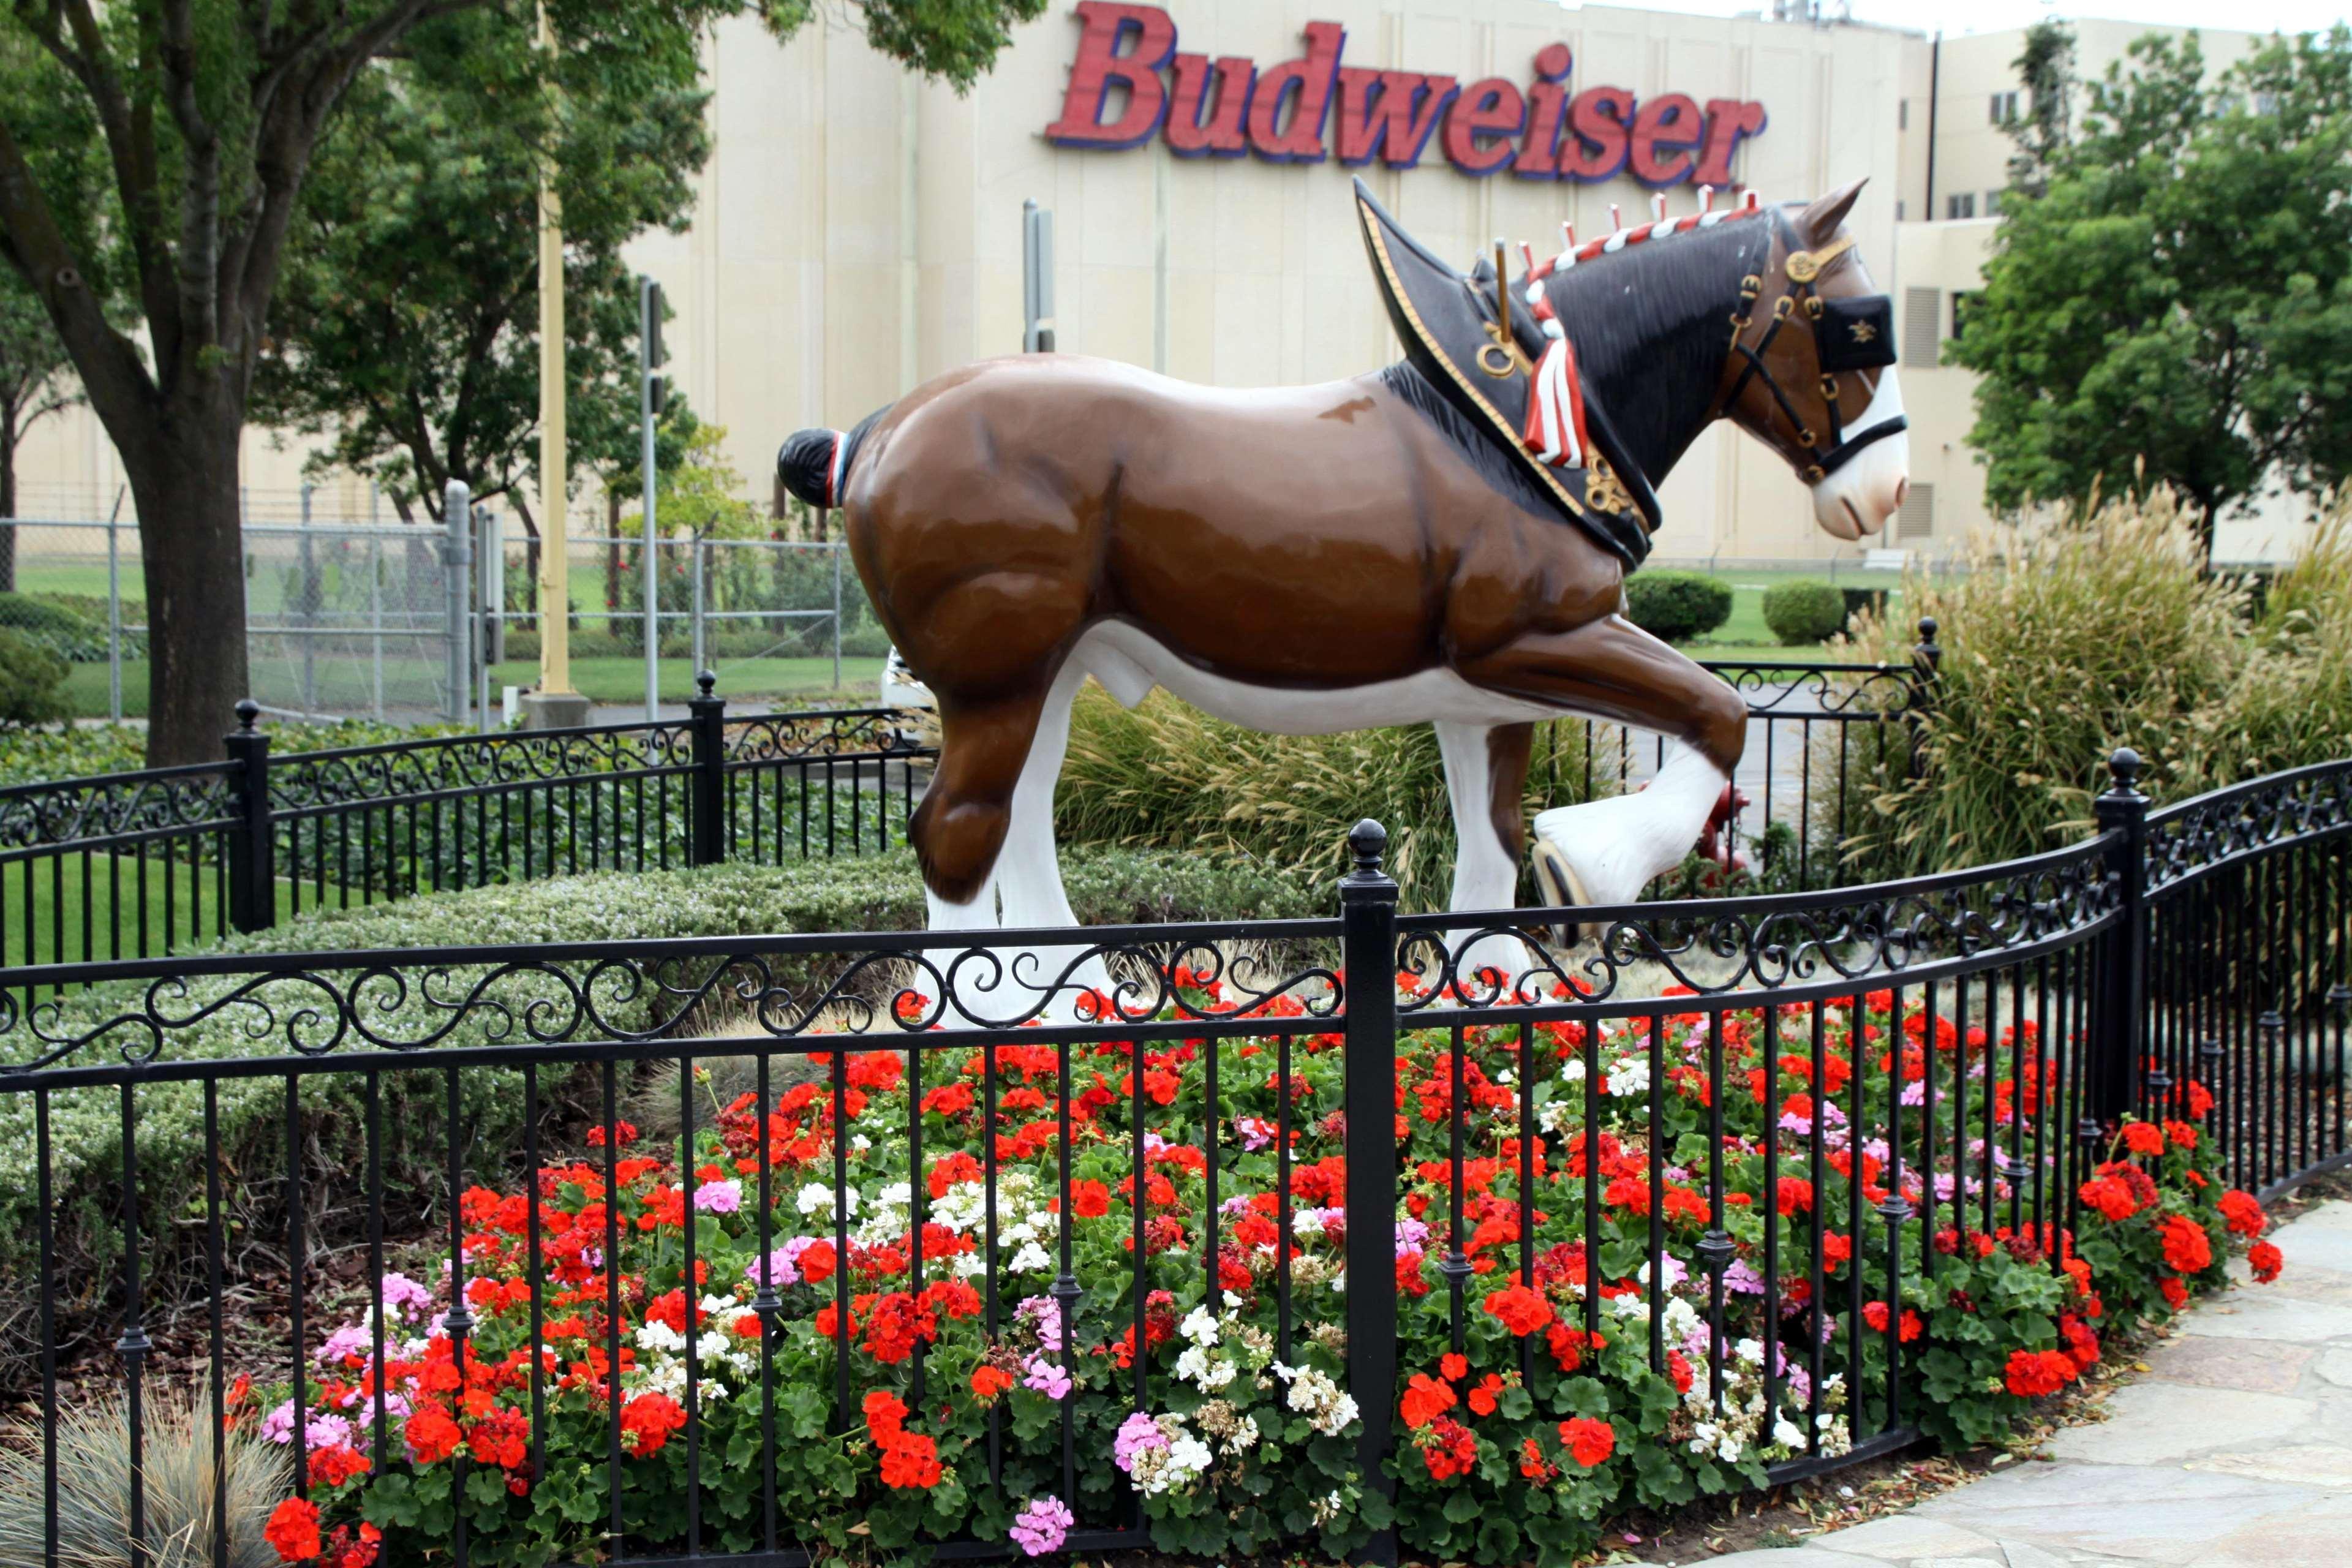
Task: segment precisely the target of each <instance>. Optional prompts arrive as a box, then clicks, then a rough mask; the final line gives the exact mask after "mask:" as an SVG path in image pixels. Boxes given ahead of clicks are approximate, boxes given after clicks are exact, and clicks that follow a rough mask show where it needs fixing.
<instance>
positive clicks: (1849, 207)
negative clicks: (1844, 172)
mask: <svg viewBox="0 0 2352 1568" xmlns="http://www.w3.org/2000/svg"><path fill="white" fill-rule="evenodd" d="M1868 183H1869V176H1868V175H1864V177H1863V178H1862V179H1859V180H1856V181H1855V182H1854V183H1853V184H1850V185H1844V186H1841V187H1840V188H1838V189H1837V190H1834V191H1832V192H1831V193H1830V194H1829V195H1825V196H1818V197H1815V198H1814V200H1813V202H1812V205H1810V206H1808V207H1806V208H1805V210H1804V211H1803V212H1802V213H1801V214H1799V215H1798V216H1797V232H1798V233H1799V234H1801V235H1802V236H1803V237H1804V240H1805V243H1806V244H1807V245H1808V246H1818V245H1827V244H1828V243H1829V242H1830V240H1831V239H1832V237H1835V235H1836V234H1837V231H1838V226H1839V225H1840V224H1843V222H1845V215H1846V214H1847V213H1849V212H1851V211H1853V202H1854V198H1855V197H1856V196H1859V195H1862V187H1863V186H1864V184H1868Z"/></svg>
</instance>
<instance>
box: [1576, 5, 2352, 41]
mask: <svg viewBox="0 0 2352 1568" xmlns="http://www.w3.org/2000/svg"><path fill="white" fill-rule="evenodd" d="M1615 3H1617V4H1621V5H1633V6H1637V7H1639V8H1641V9H1644V10H1654V11H1686V12H1692V13H1696V14H1697V15H1699V16H1738V15H1740V14H1741V13H1743V12H1748V13H1753V12H1756V11H1759V10H1761V11H1764V12H1767V13H1769V12H1770V10H1771V8H1772V6H1771V0H1615ZM1853 15H1854V19H1855V20H1857V21H1863V22H1880V23H1885V24H1887V25H1890V26H1902V27H1916V28H1917V29H1918V30H1919V31H1921V32H1926V33H1932V32H1935V31H1937V29H1939V28H1940V29H1941V30H1942V31H1944V32H1946V33H1954V34H1957V33H1971V32H1998V31H2000V29H2002V28H2004V27H2022V26H2028V25H2029V24H2031V23H2033V22H2036V21H2039V20H2041V19H2042V17H2044V16H2104V17H2111V18H2114V19H2116V20H2120V21H2126V22H2147V23H2149V24H2151V25H2156V26H2176V27H2220V28H2226V29H2230V30H2233V31H2246V32H2263V33H2267V32H2271V31H2273V30H2275V31H2279V32H2284V33H2305V32H2318V31H2321V30H2323V29H2325V28H2326V27H2327V26H2329V25H2330V24H2331V23H2334V22H2336V21H2340V20H2343V19H2345V18H2346V17H2347V16H2352V4H2347V0H2228V4H2226V5H2224V4H2221V0H2108V3H2106V4H2098V3H2096V0H2093V3H2090V4H2068V3H2062V4H2052V3H2050V0H1853Z"/></svg>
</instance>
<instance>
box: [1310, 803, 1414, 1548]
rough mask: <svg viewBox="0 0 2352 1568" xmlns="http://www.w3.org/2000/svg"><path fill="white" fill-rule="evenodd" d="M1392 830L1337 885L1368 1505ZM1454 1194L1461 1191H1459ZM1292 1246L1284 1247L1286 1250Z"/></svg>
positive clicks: (1352, 1339) (1387, 1185)
mask: <svg viewBox="0 0 2352 1568" xmlns="http://www.w3.org/2000/svg"><path fill="white" fill-rule="evenodd" d="M1388 842H1389V836H1388V830H1387V829H1386V828H1383V827H1382V826H1381V825H1380V824H1379V823H1377V822H1374V821H1372V820H1371V819H1370V817H1367V818H1365V819H1364V820H1363V821H1361V822H1359V823H1358V824H1356V826H1354V827H1353V828H1351V829H1349V833H1348V850H1349V854H1350V855H1351V856H1352V857H1353V858H1354V860H1355V865H1354V867H1353V868H1351V869H1350V870H1349V872H1348V874H1347V875H1346V876H1345V877H1342V878H1341V879H1339V920H1340V938H1339V942H1340V967H1341V971H1342V973H1343V975H1344V981H1343V984H1345V986H1346V994H1345V997H1344V999H1343V1005H1344V1006H1345V1007H1346V1010H1347V1017H1346V1023H1345V1026H1344V1027H1345V1031H1346V1033H1345V1037H1344V1038H1345V1042H1346V1050H1347V1089H1346V1100H1345V1104H1346V1107H1347V1117H1348V1131H1347V1137H1346V1141H1345V1146H1346V1153H1347V1163H1348V1174H1347V1213H1348V1239H1347V1259H1348V1279H1349V1283H1350V1286H1351V1287H1352V1288H1351V1289H1349V1291H1348V1387H1349V1392H1351V1393H1352V1394H1354V1395H1355V1396H1356V1403H1357V1404H1358V1405H1360V1406H1361V1407H1362V1409H1363V1412H1364V1430H1363V1435H1362V1436H1360V1437H1359V1438H1358V1439H1357V1441H1356V1464H1357V1467H1358V1468H1359V1469H1360V1471H1361V1484H1362V1486H1363V1488H1364V1490H1365V1493H1366V1495H1368V1496H1377V1497H1379V1498H1381V1500H1383V1501H1384V1502H1387V1501H1392V1500H1394V1498H1395V1491H1396V1485H1395V1482H1394V1481H1392V1480H1391V1479H1389V1477H1388V1476H1387V1475H1386V1474H1385V1467H1386V1462H1387V1459H1388V1456H1389V1450H1390V1447H1391V1436H1390V1430H1389V1428H1390V1425H1391V1423H1390V1420H1389V1412H1390V1410H1391V1407H1392V1406H1393V1405H1394V1403H1395V1400H1396V1324H1397V1310H1396V1291H1395V1290H1394V1289H1392V1288H1391V1282H1392V1281H1393V1279H1395V1272H1396V1170H1397V1144H1396V1108H1395V1100H1394V1095H1395V1090H1396V984H1395V982H1394V979H1393V976H1394V975H1395V973H1396V906H1397V885H1396V882H1395V880H1394V879H1391V877H1390V876H1389V875H1388V873H1387V872H1385V871H1383V870H1381V852H1382V851H1383V850H1385V849H1386V848H1387V847H1388ZM1456 1190H1457V1191H1458V1190H1459V1187H1458V1184H1457V1188H1456ZM1287 1244H1288V1237H1283V1238H1282V1239H1281V1240H1280V1241H1278V1242H1277V1243H1276V1245H1277V1246H1286V1245H1287ZM1362 1559H1363V1561H1365V1562H1368V1563H1380V1564H1383V1565H1392V1564H1394V1563H1395V1562H1396V1560H1397V1536H1396V1531H1395V1529H1394V1528H1393V1527H1392V1526H1391V1528H1388V1529H1384V1530H1381V1531H1375V1532H1374V1533H1373V1535H1372V1538H1371V1540H1370V1542H1367V1543H1366V1545H1365V1546H1364V1548H1363V1553H1362Z"/></svg>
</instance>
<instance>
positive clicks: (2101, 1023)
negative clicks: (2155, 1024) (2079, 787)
mask: <svg viewBox="0 0 2352 1568" xmlns="http://www.w3.org/2000/svg"><path fill="white" fill-rule="evenodd" d="M2107 770H2108V772H2109V773H2111V774H2112V775H2113V777H2114V780H2115V782H2114V784H2113V785H2112V786H2111V787H2110V788H2109V789H2108V790H2107V791H2106V792H2105V794H2104V795H2100V796H2099V797H2098V799H2097V800H2096V801H2095V802H2094V803H2093V805H2094V807H2095V813H2096V816H2097V818H2098V824H2099V828H2100V830H2101V831H2102V832H2105V831H2109V830H2113V831H2115V832H2116V845H2115V849H2114V851H2113V853H2112V855H2111V857H2110V858H2109V859H2108V862H2107V864H2108V872H2109V875H2111V876H2112V877H2114V878H2115V879H2116V903H2117V910H2118V916H2119V918H2118V920H2117V921H2116V927H2115V930H2114V932H2113V938H2114V940H2113V941H2111V942H2105V943H2103V944H2102V952H2103V962H2102V963H2101V965H2100V974H2099V1014H2098V1027H2097V1032H2096V1034H2095V1036H2094V1037H2093V1040H2092V1048H2091V1063H2092V1066H2091V1097H2092V1098H2091V1113H2092V1114H2093V1115H2094V1116H2095V1117H2097V1118H2098V1119H2099V1121H2101V1122H2102V1123H2105V1124H2112V1123H2113V1122H2115V1121H2117V1120H2118V1119H2120V1118H2121V1117H2123V1116H2125V1115H2126V1114H2127V1113H2128V1112H2129V1111H2130V1110H2131V1109H2132V1107H2134V1106H2136V1105H2137V1104H2138V1103H2139V1075H2140V1041H2141V1039H2142V1037H2143V1035H2144V1033H2145V1029H2146V1022H2145V1019H2144V1016H2143V1015H2144V1014H2145V1013H2146V1011H2147V876H2146V868H2147V796H2146V795H2142V794H2141V793H2140V792H2139V789H2138V787H2137V780H2138V778H2139V771H2140V759H2139V753H2138V752H2135V751H2133V750H2132V749H2131V748H2130V747H2128V746H2122V747H2118V748H2117V749H2116V752H2115V754H2114V755H2113V756H2111V757H2109V758H2108V759H2107Z"/></svg>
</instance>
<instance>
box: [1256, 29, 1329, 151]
mask: <svg viewBox="0 0 2352 1568" xmlns="http://www.w3.org/2000/svg"><path fill="white" fill-rule="evenodd" d="M1347 37H1348V35H1347V30H1346V29H1345V28H1343V27H1341V26H1339V23H1337V22H1309V23H1307V53H1306V54H1305V55H1304V56H1302V57H1301V58H1297V59H1295V60H1285V61H1283V62H1282V63H1281V64H1280V65H1278V66H1276V67H1275V68H1273V69H1272V70H1270V71H1268V72H1266V73H1265V75H1264V76H1262V77H1260V78H1258V79H1257V86H1256V88H1255V89H1254V90H1253V91H1252V92H1251V93H1250V106H1249V143H1250V149H1251V151H1253V152H1255V153H1256V154H1257V155H1258V156H1259V157H1261V158H1269V159H1272V160H1273V161H1274V162H1276V163H1321V162H1322V161H1323V121H1324V120H1325V119H1326V118H1327V117H1328V115H1329V114H1330V112H1331V84H1332V81H1333V79H1335V78H1336V77H1337V76H1338V75H1339V51H1340V49H1341V48H1343V47H1345V46H1346V43H1347ZM1284 100H1290V117H1289V119H1288V120H1287V121H1285V120H1284V119H1283V105H1284Z"/></svg>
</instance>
